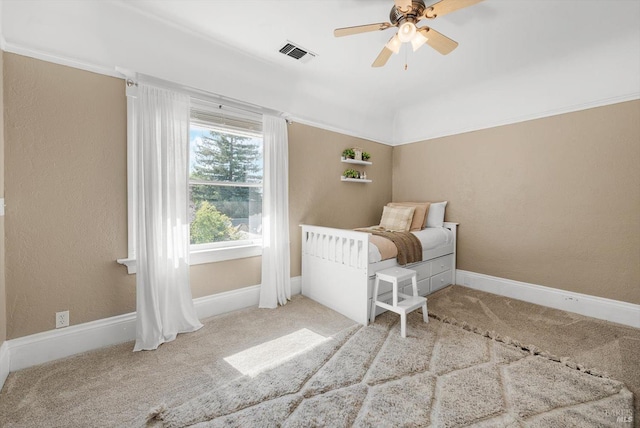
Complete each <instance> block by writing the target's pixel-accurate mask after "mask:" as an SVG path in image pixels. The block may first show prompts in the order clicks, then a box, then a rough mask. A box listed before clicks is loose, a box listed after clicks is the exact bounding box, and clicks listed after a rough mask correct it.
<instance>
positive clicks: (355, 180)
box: [340, 175, 372, 183]
mask: <svg viewBox="0 0 640 428" xmlns="http://www.w3.org/2000/svg"><path fill="white" fill-rule="evenodd" d="M340 180H342V181H351V182H353V183H371V182H372V180H368V179H362V178H347V177H345V176H344V175H341V176H340Z"/></svg>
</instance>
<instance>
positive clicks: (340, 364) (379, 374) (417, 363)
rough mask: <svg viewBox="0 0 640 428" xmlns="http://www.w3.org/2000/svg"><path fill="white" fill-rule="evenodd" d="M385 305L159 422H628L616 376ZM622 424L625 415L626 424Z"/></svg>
mask: <svg viewBox="0 0 640 428" xmlns="http://www.w3.org/2000/svg"><path fill="white" fill-rule="evenodd" d="M438 318H439V317H437V316H436V318H431V321H430V322H429V323H424V322H423V321H422V315H421V313H420V312H419V311H416V312H413V313H412V314H410V315H409V317H408V326H407V337H406V338H402V337H400V332H399V325H398V323H397V319H398V318H397V316H396V315H395V314H391V313H386V314H383V315H381V316H379V317H378V318H377V319H376V322H375V323H374V324H371V325H369V326H366V327H363V326H353V327H351V328H348V329H347V330H344V331H342V332H341V333H339V334H337V335H335V336H334V337H331V338H329V340H326V341H325V342H323V343H322V344H320V345H318V346H316V347H314V348H313V349H311V350H310V351H308V352H306V353H304V354H301V355H297V356H295V357H293V358H292V359H290V360H288V361H286V362H284V363H283V364H281V365H279V366H277V367H275V368H272V369H270V370H268V371H264V372H262V373H260V374H257V375H254V376H253V377H252V376H244V377H241V378H239V379H237V380H235V381H233V382H231V383H229V384H227V385H225V386H222V387H221V388H219V389H215V390H212V391H209V392H207V393H205V394H203V395H201V396H199V397H196V398H194V399H192V400H190V401H187V402H185V403H183V404H181V405H178V406H175V407H166V406H159V407H158V408H157V409H154V410H152V411H151V413H150V415H149V425H152V426H166V427H186V426H196V427H222V426H225V427H229V426H237V427H267V426H283V427H309V426H326V427H348V426H358V427H378V426H425V427H428V426H432V427H455V426H475V427H496V426H502V427H518V426H531V427H549V426H562V427H566V426H580V427H592V426H593V427H596V426H598V427H601V426H614V425H615V426H620V425H618V423H620V422H631V420H630V418H632V415H633V412H632V408H633V407H632V406H633V395H632V394H631V392H629V390H627V388H625V386H624V384H623V383H622V382H620V381H617V380H613V379H609V378H608V377H607V376H606V375H605V374H604V373H598V372H597V371H595V370H591V369H587V368H584V367H582V366H579V365H578V364H574V363H572V362H570V361H566V360H564V359H562V358H558V357H555V356H553V355H549V354H545V353H544V352H542V351H541V350H538V349H536V348H535V347H533V346H526V345H523V344H521V343H518V342H517V341H516V340H513V339H511V338H505V337H500V336H498V335H497V334H495V333H493V332H481V331H478V330H477V329H474V328H472V327H471V326H468V325H466V324H464V323H458V322H457V321H455V320H450V319H438ZM628 426H631V425H628Z"/></svg>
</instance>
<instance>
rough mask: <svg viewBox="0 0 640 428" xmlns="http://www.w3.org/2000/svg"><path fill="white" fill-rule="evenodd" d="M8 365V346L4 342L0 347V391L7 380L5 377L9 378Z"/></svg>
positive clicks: (9, 360) (9, 362) (9, 361)
mask: <svg viewBox="0 0 640 428" xmlns="http://www.w3.org/2000/svg"><path fill="white" fill-rule="evenodd" d="M10 364H11V358H10V354H9V345H8V344H7V342H6V341H4V342H2V345H1V346H0V389H2V386H3V385H4V381H5V380H7V376H9V367H10Z"/></svg>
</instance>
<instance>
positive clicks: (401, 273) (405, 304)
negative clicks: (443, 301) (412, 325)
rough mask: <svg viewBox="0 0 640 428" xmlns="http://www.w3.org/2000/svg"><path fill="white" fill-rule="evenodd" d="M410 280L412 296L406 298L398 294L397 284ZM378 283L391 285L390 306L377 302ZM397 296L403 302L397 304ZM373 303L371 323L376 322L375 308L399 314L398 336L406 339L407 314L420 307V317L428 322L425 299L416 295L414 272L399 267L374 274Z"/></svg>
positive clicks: (416, 285)
mask: <svg viewBox="0 0 640 428" xmlns="http://www.w3.org/2000/svg"><path fill="white" fill-rule="evenodd" d="M407 279H411V285H412V288H413V296H408V295H406V294H403V293H399V292H398V283H399V282H402V281H405V280H407ZM380 281H387V282H390V283H391V284H392V285H393V304H392V305H390V304H388V303H385V302H381V301H380V300H378V286H379V285H380ZM398 296H400V297H402V298H403V299H404V300H402V301H400V302H398ZM372 300H373V302H372V304H371V322H374V321H375V320H376V306H380V307H381V308H385V309H387V310H389V311H392V312H395V313H397V314H400V334H401V335H402V337H407V314H408V313H409V312H411V311H415V310H416V309H418V308H419V307H421V306H422V317H423V319H424V322H429V315H428V314H427V299H426V297H422V296H419V295H418V284H417V282H416V271H414V270H411V269H405V268H401V267H393V268H389V269H384V270H381V271H378V272H376V282H375V286H374V287H373V299H372Z"/></svg>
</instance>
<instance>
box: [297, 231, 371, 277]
mask: <svg viewBox="0 0 640 428" xmlns="http://www.w3.org/2000/svg"><path fill="white" fill-rule="evenodd" d="M302 246H303V248H302V252H303V254H304V255H305V256H308V257H316V258H319V259H325V260H327V261H330V262H334V263H339V264H342V265H345V266H347V267H351V268H356V269H364V270H366V269H367V265H368V263H369V234H368V233H364V232H355V231H351V230H342V229H332V228H326V227H319V226H307V225H302Z"/></svg>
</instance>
